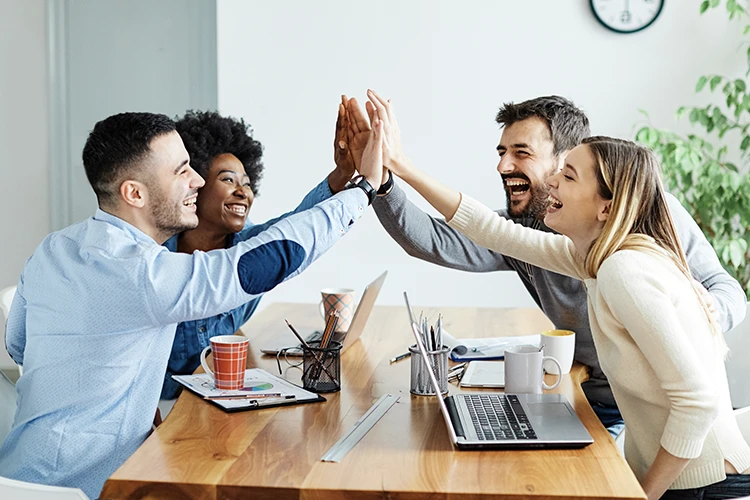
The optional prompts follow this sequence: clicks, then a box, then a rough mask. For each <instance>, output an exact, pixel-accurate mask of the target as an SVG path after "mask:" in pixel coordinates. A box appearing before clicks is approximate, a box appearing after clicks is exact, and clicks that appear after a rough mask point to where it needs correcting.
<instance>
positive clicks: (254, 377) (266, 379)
mask: <svg viewBox="0 0 750 500" xmlns="http://www.w3.org/2000/svg"><path fill="white" fill-rule="evenodd" d="M172 379H174V380H175V381H176V382H179V383H180V384H181V385H183V386H184V387H185V388H186V389H187V390H189V391H190V392H192V393H193V394H195V395H196V396H199V397H200V398H204V397H205V396H226V395H230V394H236V395H247V394H257V395H262V394H269V393H277V392H281V393H284V394H294V396H295V399H288V400H284V399H276V398H274V399H273V400H272V402H270V401H269V402H268V403H265V402H264V403H258V401H259V400H254V399H247V400H220V399H204V401H206V402H207V403H211V404H213V405H214V406H217V407H219V408H221V409H222V410H224V411H225V412H227V413H233V412H238V411H250V410H260V409H263V408H275V407H279V406H291V405H298V404H306V403H319V402H322V401H325V400H326V399H325V398H324V397H323V396H321V395H319V394H315V393H314V392H310V391H307V390H305V389H303V388H301V387H299V386H297V385H294V384H292V383H291V382H289V381H287V380H284V379H283V378H281V377H277V376H276V375H273V374H271V373H268V372H267V371H266V370H263V369H261V368H248V369H247V370H245V386H244V387H243V388H242V389H240V390H238V391H225V390H222V389H217V388H216V387H215V386H214V381H213V378H211V376H210V375H209V374H207V373H196V374H193V375H172Z"/></svg>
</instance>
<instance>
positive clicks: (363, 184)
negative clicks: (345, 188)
mask: <svg viewBox="0 0 750 500" xmlns="http://www.w3.org/2000/svg"><path fill="white" fill-rule="evenodd" d="M349 187H350V188H353V187H358V188H360V189H361V190H362V191H364V192H365V194H366V195H367V204H368V205H372V202H373V201H374V200H375V196H377V192H376V191H375V188H374V187H372V185H371V184H370V183H369V182H367V179H365V176H364V175H358V176H356V177H355V178H354V179H352V180H351V181H349Z"/></svg>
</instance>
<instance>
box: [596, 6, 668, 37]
mask: <svg viewBox="0 0 750 500" xmlns="http://www.w3.org/2000/svg"><path fill="white" fill-rule="evenodd" d="M590 3H591V10H592V11H594V16H595V17H596V19H597V20H598V21H599V22H600V23H601V24H602V25H603V26H604V27H606V28H607V29H610V30H612V31H614V32H616V33H635V32H637V31H641V30H642V29H645V28H648V27H649V26H651V24H652V23H653V22H654V21H656V18H657V17H659V14H661V10H662V8H663V7H664V0H590Z"/></svg>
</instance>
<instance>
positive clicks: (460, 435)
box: [404, 292, 594, 450]
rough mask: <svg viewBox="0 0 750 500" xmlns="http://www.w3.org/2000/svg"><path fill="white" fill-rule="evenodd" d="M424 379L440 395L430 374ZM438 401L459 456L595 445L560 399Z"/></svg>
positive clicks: (486, 395)
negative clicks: (461, 453) (467, 452)
mask: <svg viewBox="0 0 750 500" xmlns="http://www.w3.org/2000/svg"><path fill="white" fill-rule="evenodd" d="M404 298H405V299H407V309H408V313H409V320H410V321H411V329H412V333H413V334H414V338H415V340H416V343H417V347H418V349H419V352H420V353H421V355H422V357H423V359H424V360H425V362H427V351H426V349H425V346H424V344H423V343H422V339H421V336H420V334H419V326H418V325H417V323H416V322H415V321H414V315H413V314H412V311H411V308H410V307H409V306H408V298H407V297H406V292H404ZM427 373H428V374H429V376H430V382H431V383H432V386H433V388H434V390H435V393H436V394H440V385H439V384H438V381H437V378H436V377H435V373H434V372H433V371H432V370H427ZM437 399H438V406H439V408H440V413H441V414H442V415H443V420H445V425H446V427H447V428H448V434H449V436H450V439H451V442H452V443H453V445H454V446H455V447H456V448H458V449H460V450H483V449H532V448H582V447H584V446H587V445H589V444H591V443H593V442H594V440H593V439H592V438H591V435H590V434H589V433H588V431H587V430H586V428H585V427H584V426H583V424H582V423H581V421H580V420H579V419H578V415H576V413H575V411H573V408H572V407H571V406H570V403H569V402H568V400H567V399H566V398H565V396H563V395H562V394H504V393H500V392H483V393H469V392H462V393H458V394H455V395H452V396H447V397H445V398H442V397H438V398H437Z"/></svg>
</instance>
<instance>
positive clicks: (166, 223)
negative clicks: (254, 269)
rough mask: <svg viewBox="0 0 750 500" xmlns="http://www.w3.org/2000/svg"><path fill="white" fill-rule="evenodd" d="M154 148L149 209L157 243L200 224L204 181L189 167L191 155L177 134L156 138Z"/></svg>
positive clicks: (148, 184) (148, 188)
mask: <svg viewBox="0 0 750 500" xmlns="http://www.w3.org/2000/svg"><path fill="white" fill-rule="evenodd" d="M149 147H150V149H151V152H152V154H151V158H150V159H149V161H150V162H151V166H150V167H149V170H150V171H151V173H150V175H148V176H147V181H146V182H145V184H146V188H147V190H148V206H147V209H148V211H149V214H150V218H151V225H152V226H153V227H154V228H155V234H156V235H157V240H158V239H162V240H166V239H167V238H169V237H171V236H172V235H174V234H176V233H179V232H181V231H185V230H187V229H192V228H194V227H196V226H197V225H198V217H197V215H196V198H197V196H198V188H200V187H201V186H202V185H203V179H201V177H200V176H199V175H198V174H197V173H196V172H195V170H193V169H192V168H190V163H189V161H188V153H187V151H186V150H185V146H184V145H183V144H182V139H180V136H179V134H178V133H177V132H170V133H168V134H163V135H161V136H159V137H156V138H155V139H154V140H153V141H152V142H151V144H150V145H149Z"/></svg>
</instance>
